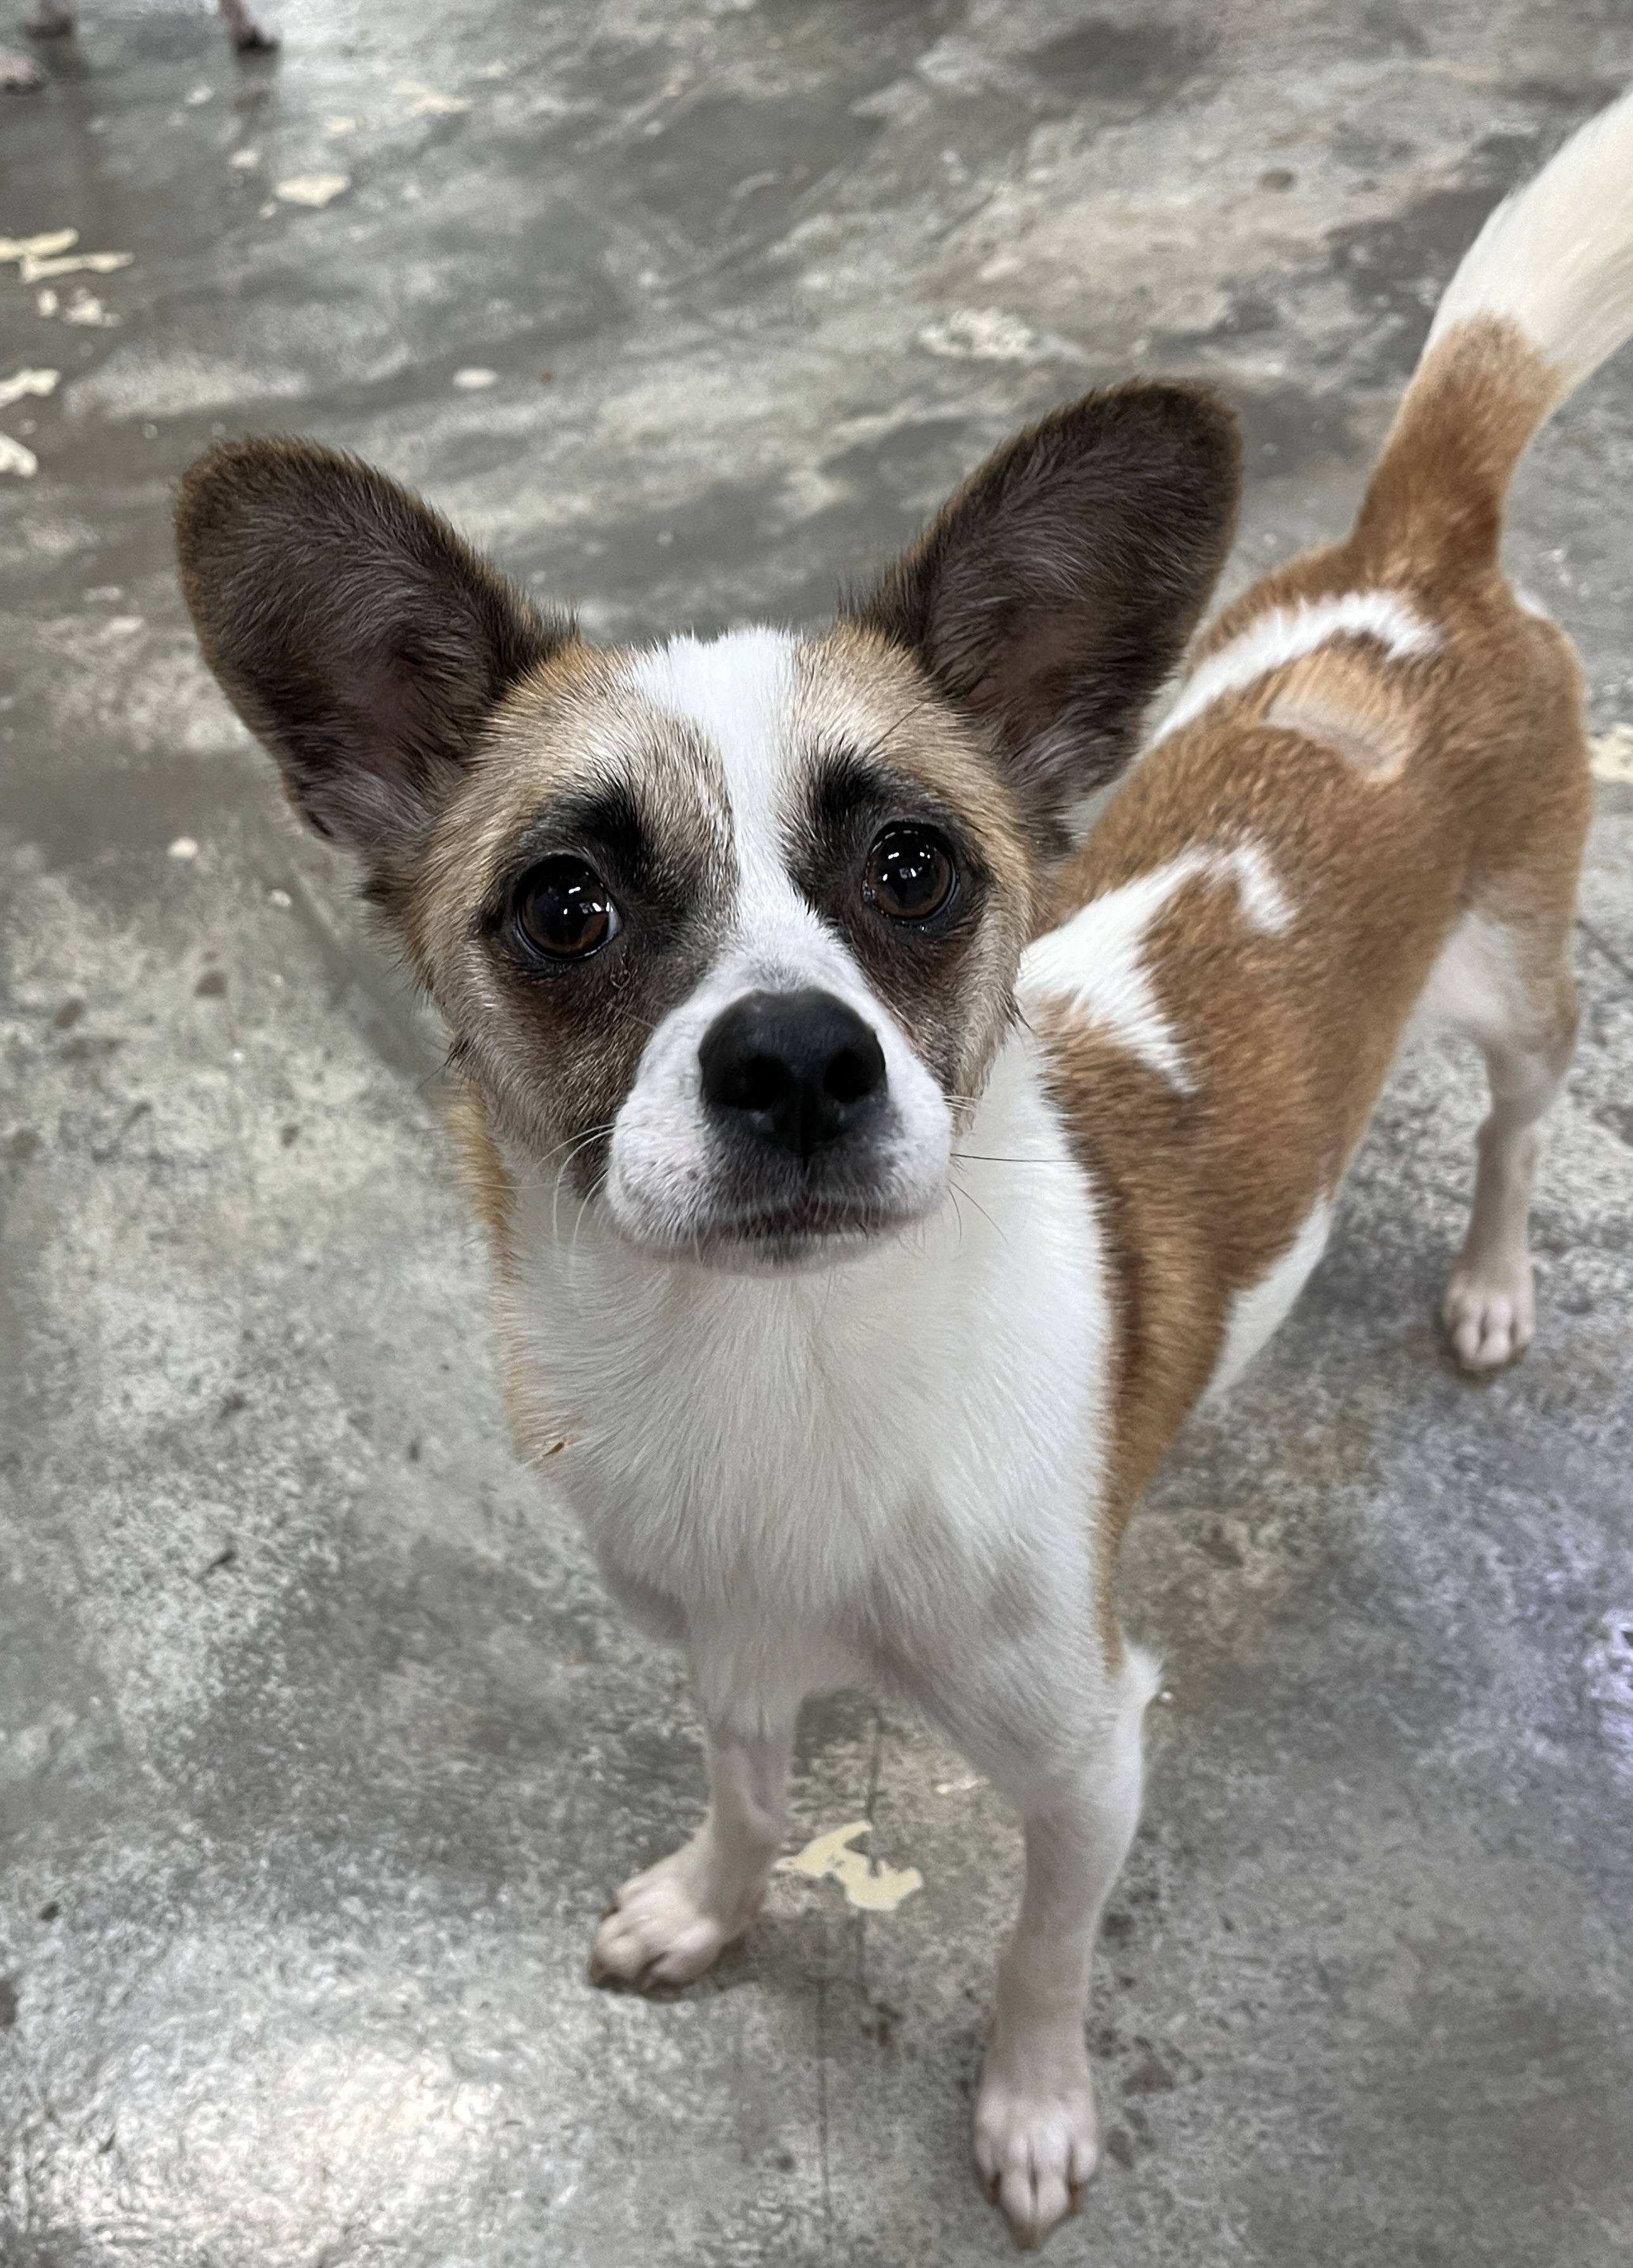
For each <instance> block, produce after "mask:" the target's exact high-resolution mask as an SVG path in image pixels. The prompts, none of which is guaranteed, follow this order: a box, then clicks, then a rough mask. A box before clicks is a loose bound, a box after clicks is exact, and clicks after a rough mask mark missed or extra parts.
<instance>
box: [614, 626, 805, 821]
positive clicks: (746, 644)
mask: <svg viewBox="0 0 1633 2268" xmlns="http://www.w3.org/2000/svg"><path fill="white" fill-rule="evenodd" d="M797 644H798V640H797V639H796V638H795V637H793V635H792V633H791V632H790V631H788V630H768V629H764V628H761V627H755V628H754V629H750V630H731V631H728V632H727V634H726V635H725V637H717V638H709V639H703V638H695V637H675V638H670V639H668V640H666V643H665V644H662V645H659V646H654V647H653V648H652V649H651V652H647V653H643V654H638V655H636V658H635V659H634V660H633V662H632V663H631V665H630V672H629V675H630V682H631V684H632V685H633V687H634V689H635V690H636V692H638V693H640V694H641V695H643V696H644V698H645V699H647V700H648V701H650V702H651V703H652V704H653V706H654V707H655V708H658V709H662V710H666V711H669V713H670V714H671V715H672V716H675V717H680V718H684V719H685V720H686V722H687V723H688V725H692V726H693V727H694V728H695V731H697V732H698V733H701V734H702V738H703V739H704V740H706V741H707V742H708V743H709V745H710V747H711V748H712V749H713V750H714V751H715V753H716V755H717V756H718V757H719V759H720V763H721V768H722V770H723V771H724V772H725V784H726V793H727V795H728V797H729V798H730V800H731V805H732V815H733V819H734V821H735V824H736V827H737V828H738V829H739V830H740V831H741V832H742V833H743V834H745V835H746V836H750V837H755V836H764V835H767V834H771V833H774V832H775V828H776V808H777V804H778V801H779V799H780V795H781V792H782V790H783V784H784V783H785V781H786V779H787V777H788V772H789V770H790V766H791V761H792V758H793V755H794V747H793V738H792V730H791V728H792V722H793V710H794V702H795V695H796V690H797V679H796V671H795V666H794V654H795V649H796V646H797Z"/></svg>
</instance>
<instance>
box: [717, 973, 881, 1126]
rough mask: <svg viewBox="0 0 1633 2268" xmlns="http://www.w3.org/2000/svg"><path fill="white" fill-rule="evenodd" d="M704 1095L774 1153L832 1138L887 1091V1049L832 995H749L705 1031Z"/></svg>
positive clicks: (857, 1118) (815, 993) (766, 993)
mask: <svg viewBox="0 0 1633 2268" xmlns="http://www.w3.org/2000/svg"><path fill="white" fill-rule="evenodd" d="M697 1054H698V1061H699V1062H700V1063H701V1064H702V1071H703V1100H704V1101H705V1102H707V1103H708V1104H709V1105H710V1108H713V1109H714V1110H717V1111H719V1112H721V1113H722V1114H729V1115H730V1116H731V1118H732V1121H733V1122H734V1123H737V1124H738V1125H739V1126H741V1127H743V1128H744V1129H745V1130H747V1131H752V1132H753V1133H755V1134H757V1135H759V1137H760V1138H761V1140H762V1141H766V1142H770V1143H773V1144H775V1145H776V1147H777V1148H778V1149H779V1150H788V1151H791V1152H792V1153H793V1154H794V1156H795V1157H797V1158H801V1159H805V1158H809V1157H810V1156H811V1154H812V1152H813V1151H816V1150H820V1148H822V1146H823V1145H824V1144H826V1143H829V1142H837V1141H838V1140H839V1138H841V1136H842V1135H844V1134H848V1133H850V1130H852V1128H854V1127H855V1126H856V1125H857V1123H858V1121H859V1120H860V1119H862V1118H863V1117H864V1116H865V1115H866V1113H867V1110H868V1107H869V1105H870V1104H871V1103H872V1101H873V1100H874V1098H875V1097H876V1096H878V1095H880V1094H883V1093H884V1089H885V1052H884V1049H882V1048H881V1047H880V1046H879V1042H878V1041H877V1040H876V1039H875V1038H874V1036H873V1035H872V1032H871V1031H870V1030H869V1029H868V1027H867V1026H866V1025H865V1024H864V1022H863V1020H862V1019H861V1017H860V1016H858V1015H857V1012H856V1010H855V1009H854V1008H847V1007H846V1005H845V1004H844V1002H843V1001H842V1000H836V999H835V998H834V995H833V994H832V993H831V992H820V991H817V990H808V991H804V992H748V993H746V994H745V995H744V997H743V998H741V999H740V1000H734V1001H733V1002H732V1005H731V1006H730V1007H729V1008H727V1009H725V1010H723V1012H722V1013H720V1014H719V1015H718V1016H717V1017H716V1019H715V1020H714V1022H713V1023H712V1024H711V1025H710V1027H709V1029H708V1030H707V1031H706V1032H705V1033H704V1035H703V1042H702V1046H701V1047H700V1048H699V1049H698V1051H697Z"/></svg>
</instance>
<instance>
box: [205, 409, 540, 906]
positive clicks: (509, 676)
mask: <svg viewBox="0 0 1633 2268" xmlns="http://www.w3.org/2000/svg"><path fill="white" fill-rule="evenodd" d="M176 543H177V549H178V552H179V554H180V563H181V588H182V591H183V593H184V594H185V596H186V599H187V602H188V607H189V608H190V609H191V610H192V615H193V620H194V623H195V627H196V628H197V630H198V635H199V643H200V644H201V645H202V647H203V650H204V659H205V660H206V661H207V662H208V663H209V664H210V668H211V669H212V670H213V671H214V672H215V674H216V675H217V678H218V679H219V680H220V681H221V685H222V688H223V689H224V692H225V694H226V696H227V698H228V699H229V700H230V701H231V702H232V705H233V707H234V708H235V709H236V710H237V711H238V712H239V716H240V717H241V718H243V719H244V722H245V723H246V725H248V727H249V729H250V731H251V732H252V733H254V734H255V736H256V738H257V739H258V740H261V741H263V742H264V743H265V745H266V747H268V749H269V750H270V751H271V753H272V755H274V756H275V757H276V759H277V762H278V766H279V769H280V770H281V771H282V773H283V781H284V785H285V786H286V788H287V789H288V791H289V794H290V798H291V801H292V802H293V804H294V806H295V807H296V809H297V810H298V812H299V813H300V814H302V816H303V817H304V818H305V819H306V820H308V821H310V822H311V824H312V825H313V827H315V828H317V829H318V831H319V833H320V834H324V835H330V836H337V837H339V838H340V839H341V840H342V842H344V843H347V844H348V845H349V847H350V848H351V849H353V850H355V851H358V852H360V853H361V854H362V857H363V859H364V865H365V866H366V868H367V871H368V880H369V887H370V890H371V894H372V895H375V896H377V897H379V898H381V899H383V900H389V899H390V898H391V896H392V895H394V891H395V889H396V888H397V887H400V885H401V881H402V880H403V879H404V876H405V873H406V872H407V870H408V867H409V866H410V865H412V862H413V859H414V857H415V854H416V851H417V850H418V849H419V847H420V846H421V845H422V844H423V842H424V840H425V838H426V835H427V833H428V831H429V829H430V826H431V825H432V823H433V822H434V821H435V819H436V817H437V814H438V811H439V810H440V809H441V807H442V806H443V804H444V802H445V799H446V798H447V796H448V795H449V794H450V793H451V792H452V789H453V788H454V787H455V786H456V785H457V784H458V783H459V780H460V776H461V774H462V772H463V770H464V768H465V766H466V765H467V763H468V762H469V761H470V758H471V755H472V753H473V750H474V747H475V745H476V742H477V740H478V739H479V737H480V735H481V732H482V725H483V723H484V721H485V719H486V718H488V717H489V714H490V713H491V711H493V709H494V707H495V706H496V704H497V703H498V702H499V701H500V700H501V699H502V698H503V696H504V694H505V692H506V691H507V690H508V689H510V687H511V686H512V685H514V684H515V683H516V681H518V679H519V678H520V677H522V676H524V675H525V674H526V673H527V671H529V670H530V669H532V668H533V667H534V666H536V665H537V664H538V663H539V662H541V661H542V660H544V659H547V657H548V655H549V654H550V653H551V652H553V651H554V650H555V647H556V646H557V645H559V644H561V642H562V640H563V637H565V636H566V635H567V633H566V632H565V630H563V628H562V627H561V626H559V625H553V624H550V623H548V622H544V621H543V620H541V617H540V616H539V615H537V614H535V612H534V611H533V608H531V607H530V606H529V605H528V604H527V602H526V600H525V599H523V598H522V596H521V595H520V593H519V592H517V591H515V590H513V589H512V588H511V586H510V585H508V584H507V583H505V582H504V580H503V578H501V577H500V576H498V575H497V574H496V573H495V572H494V571H493V570H492V568H490V567H489V566H488V565H487V564H486V563H484V562H483V561H482V560H481V559H479V558H478V557H477V556H476V555H475V553H474V552H473V551H472V550H471V549H469V548H468V547H467V545H466V544H464V543H462V542H461V541H460V538H459V537H458V536H457V535H456V534H454V533H453V530H452V528H451V527H449V526H448V525H447V523H446V522H445V520H443V519H440V518H438V515H437V514H436V513H435V512H431V511H430V509H429V508H428V507H427V506H426V505H424V504H422V503H420V502H419V500H418V499H417V498H416V497H412V496H410V495H409V494H408V490H406V489H401V488H399V487H398V486H397V484H396V483H395V482H394V481H389V480H387V479H386V477H385V475H383V474H380V473H377V472H374V471H372V470H371V468H369V467H368V466H366V465H363V464H360V463H358V461H357V459H356V458H354V457H346V456H342V455H340V454H338V453H336V452H335V451H334V450H331V449H323V448H320V447H318V446H316V445H315V444H313V443H311V442H306V441H291V440H280V439H263V440H251V441H239V442H232V443H226V444H224V445H223V446H220V447H218V448H216V449H212V450H211V451H210V453H209V455H208V456H205V457H202V458H201V459H200V460H199V461H198V463H197V464H195V466H194V467H193V468H192V469H191V471H190V472H188V475H187V476H186V478H185V479H184V480H183V482H182V483H181V489H180V495H179V496H178V498H177V501H176Z"/></svg>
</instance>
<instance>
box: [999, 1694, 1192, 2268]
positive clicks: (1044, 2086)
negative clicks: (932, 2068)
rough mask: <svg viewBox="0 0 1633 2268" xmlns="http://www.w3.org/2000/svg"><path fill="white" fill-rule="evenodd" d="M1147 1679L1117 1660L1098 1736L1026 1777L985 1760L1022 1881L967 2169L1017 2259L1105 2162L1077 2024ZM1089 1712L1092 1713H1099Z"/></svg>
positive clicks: (1115, 1855) (1133, 1786)
mask: <svg viewBox="0 0 1633 2268" xmlns="http://www.w3.org/2000/svg"><path fill="white" fill-rule="evenodd" d="M1153 1682H1154V1681H1153V1679H1152V1675H1151V1665H1150V1663H1149V1661H1148V1660H1147V1658H1146V1657H1145V1656H1144V1655H1143V1654H1140V1653H1136V1652H1134V1651H1132V1650H1129V1651H1127V1652H1125V1653H1124V1655H1123V1658H1122V1664H1121V1667H1120V1668H1119V1669H1118V1671H1117V1673H1116V1675H1115V1677H1114V1680H1113V1682H1112V1684H1111V1689H1110V1690H1109V1692H1108V1693H1107V1696H1106V1707H1105V1712H1104V1715H1103V1717H1102V1719H1101V1721H1100V1725H1099V1727H1098V1729H1097V1730H1096V1731H1095V1732H1094V1733H1093V1734H1092V1735H1091V1736H1090V1737H1089V1738H1087V1739H1085V1740H1084V1741H1082V1742H1078V1743H1074V1746H1073V1750H1072V1753H1071V1754H1070V1756H1069V1757H1066V1758H1061V1757H1059V1756H1056V1758H1055V1759H1054V1760H1052V1762H1051V1765H1050V1768H1049V1770H1048V1772H1047V1773H1045V1774H1042V1775H1040V1776H1039V1777H1036V1778H1033V1777H1032V1776H1031V1775H1029V1774H1028V1773H1026V1771H1024V1770H1022V1771H1017V1770H1016V1769H1015V1768H1014V1767H1013V1766H1012V1765H1010V1766H1009V1767H1007V1768H1006V1767H1005V1766H1004V1765H1003V1764H999V1763H998V1762H997V1759H996V1758H995V1759H994V1777H995V1778H996V1779H997V1781H998V1784H999V1785H1000V1786H1004V1788H1005V1792H1006V1793H1010V1794H1011V1796H1012V1797H1013V1798H1014V1799H1015V1800H1016V1801H1017V1802H1018V1803H1019V1807H1020V1809H1021V1814H1022V1818H1023V1821H1024V1823H1025V1830H1026V1889H1025V1892H1024V1894H1023V1896H1022V1899H1021V1908H1020V1916H1019V1920H1018V1921H1017V1923H1016V1926H1015V1933H1014V1935H1013V1937H1012V1938H1011V1940H1010V1943H1009V1946H1008V1948H1006V1950H1005V1952H1004V1956H1003V1959H1002V1961H1001V1962H1000V1963H999V1967H998V1990H997V2011H996V2014H995V2016H994V2019H993V2025H992V2032H991V2036H990V2038H989V2043H988V2047H987V2055H986V2062H985V2064H984V2066H983V2067H982V2076H981V2089H980V2093H979V2095H977V2098H976V2103H975V2160H976V2163H977V2165H978V2166H979V2168H980V2169H981V2172H982V2176H983V2177H984V2179H985V2181H986V2183H987V2190H988V2194H989V2196H990V2197H991V2198H993V2200H994V2202H995V2203H997V2204H1000V2205H1002V2206H1003V2208H1004V2213H1005V2214H1006V2216H1007V2217H1008V2220H1009V2223H1010V2227H1011V2230H1012V2231H1013V2233H1014V2236H1015V2241H1016V2242H1017V2243H1018V2244H1019V2246H1020V2247H1021V2248H1022V2249H1023V2250H1030V2249H1031V2248H1032V2247H1033V2246H1035V2245H1038V2244H1041V2242H1043V2239H1044V2238H1045V2237H1046V2236H1047V2235H1048V2232H1049V2230H1050V2229H1051V2228H1054V2226H1055V2224H1056V2222H1057V2221H1059V2220H1063V2218H1064V2217H1065V2215H1066V2214H1067V2213H1073V2212H1075V2211H1076V2210H1077V2208H1078V2205H1079V2204H1080V2203H1081V2201H1082V2195H1083V2190H1084V2187H1085V2183H1087V2181H1088V2179H1089V2177H1090V2176H1091V2175H1092V2173H1093V2171H1094V2168H1095V2164H1096V2161H1097V2160H1098V2158H1099V2155H1100V2145H1099V2140H1098V2137H1097V2133H1096V2129H1095V2119H1094V2091H1093V2086H1092V2080H1091V2079H1090V2076H1089V2058H1088V2050H1087V2046H1086V2044H1085V2036H1084V2034H1085V2020H1086V2016H1087V2012H1088V1998H1089V1965H1090V1960H1091V1956H1092V1952H1093V1948H1094V1939H1095V1933H1096V1932H1097V1930H1098V1929H1099V1926H1100V1912H1101V1910H1102V1908H1103V1907H1104V1905H1105V1903H1106V1899H1107V1895H1108V1894H1109V1892H1110V1890H1111V1887H1112V1885H1113V1883H1114V1881H1116V1879H1117V1876H1118V1874H1119V1873H1120V1872H1121V1870H1122V1862H1123V1860H1124V1859H1125V1858H1126V1857H1127V1856H1128V1852H1129V1844H1130V1843H1131V1842H1132V1840H1133V1838H1134V1830H1135V1827H1136V1823H1137V1822H1138V1818H1139V1809H1140V1782H1141V1762H1140V1724H1141V1719H1142V1718H1143V1716H1144V1710H1145V1705H1146V1703H1147V1701H1148V1700H1149V1699H1150V1697H1151V1689H1152V1684H1153ZM1097 1713H1098V1712H1097Z"/></svg>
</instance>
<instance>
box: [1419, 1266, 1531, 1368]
mask: <svg viewBox="0 0 1633 2268" xmlns="http://www.w3.org/2000/svg"><path fill="white" fill-rule="evenodd" d="M1441 1314H1442V1315H1443V1316H1444V1318H1445V1328H1446V1335H1447V1337H1449V1338H1450V1340H1451V1342H1452V1350H1453V1353H1454V1354H1455V1355H1456V1357H1457V1359H1458V1360H1459V1362H1460V1363H1461V1365H1462V1366H1463V1368H1464V1369H1465V1370H1471V1371H1482V1370H1498V1369H1500V1368H1501V1367H1502V1366H1503V1365H1504V1363H1505V1362H1512V1361H1513V1360H1514V1359H1515V1358H1516V1357H1517V1356H1519V1355H1522V1354H1523V1353H1524V1352H1525V1351H1526V1348H1527V1347H1528V1346H1529V1345H1530V1344H1531V1341H1532V1338H1533V1337H1534V1334H1535V1331H1536V1296H1535V1293H1534V1291H1533V1289H1532V1284H1531V1269H1530V1264H1529V1263H1526V1266H1525V1268H1524V1270H1523V1271H1522V1270H1518V1269H1504V1270H1499V1271H1495V1272H1492V1273H1486V1272H1484V1271H1481V1270H1474V1269H1466V1268H1460V1269H1459V1270H1457V1272H1456V1273H1455V1275H1453V1278H1452V1280H1451V1282H1450V1284H1448V1285H1447V1286H1446V1294H1445V1305H1444V1307H1442V1309H1441Z"/></svg>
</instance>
